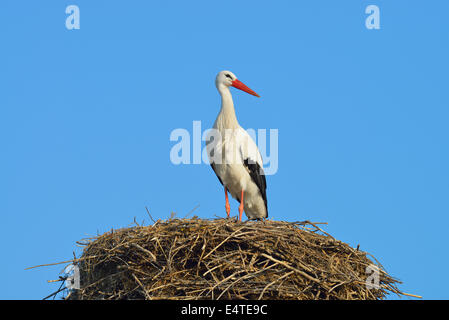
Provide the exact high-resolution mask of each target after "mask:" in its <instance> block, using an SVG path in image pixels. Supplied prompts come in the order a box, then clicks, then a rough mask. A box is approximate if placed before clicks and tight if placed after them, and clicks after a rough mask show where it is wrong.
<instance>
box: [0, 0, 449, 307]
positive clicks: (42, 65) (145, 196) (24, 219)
mask: <svg viewBox="0 0 449 320" xmlns="http://www.w3.org/2000/svg"><path fill="white" fill-rule="evenodd" d="M72 4H75V5H78V6H79V8H80V29H79V30H67V29H66V27H65V19H66V17H67V14H66V13H65V8H66V7H67V6H68V5H72ZM370 4H374V5H377V6H378V7H379V9H380V27H381V28H380V30H368V29H367V28H366V27H365V19H366V17H367V14H365V8H366V7H367V6H368V5H370ZM448 16H449V2H448V1H443V0H441V1H436V0H435V1H411V0H409V1H405V0H396V1H380V0H372V1H331V0H328V1H323V0H319V1H318V0H313V1H312V0H310V1H260V0H259V1H233V0H229V1H226V2H217V1H188V2H187V1H164V2H162V1H143V0H142V1H99V0H97V1H86V0H84V1H82V0H71V1H49V0H46V1H45V0H42V1H31V0H29V1H23V0H14V1H12V0H3V1H2V2H1V4H0V39H1V50H0V61H1V62H2V63H1V66H0V69H1V70H0V146H1V157H0V194H1V196H0V199H1V201H0V213H1V218H2V219H1V220H2V224H1V226H2V232H1V233H0V243H1V251H2V263H1V264H0V283H1V287H2V289H3V290H0V299H41V298H43V297H44V296H46V295H48V294H49V293H51V292H52V291H55V290H56V289H57V285H56V284H53V285H52V284H47V283H46V280H50V279H56V278H57V276H58V273H59V271H61V270H62V268H63V265H60V266H55V267H49V268H40V269H33V270H27V271H25V270H24V269H25V268H26V267H30V266H34V265H37V264H41V263H50V262H58V261H63V260H67V259H70V258H72V252H73V251H75V252H77V253H79V252H80V250H79V249H78V248H77V247H76V245H75V241H78V240H80V239H81V238H84V237H87V236H91V235H95V234H97V232H98V233H102V232H105V231H108V230H110V229H111V228H120V227H125V226H128V225H130V224H131V223H132V221H133V219H134V217H135V218H136V219H137V221H139V222H141V221H142V220H145V222H146V223H149V222H150V221H149V218H148V216H147V213H146V211H145V206H148V208H149V209H150V212H151V214H152V215H153V217H154V218H157V219H166V218H168V217H169V216H170V213H171V212H175V213H176V214H177V216H179V217H184V216H185V215H186V214H187V213H188V212H189V211H190V210H191V209H193V208H194V207H196V206H197V205H199V208H197V209H196V211H195V213H194V214H196V215H198V216H200V217H203V218H213V217H214V215H218V216H224V215H225V211H224V196H223V189H222V187H221V185H220V183H219V182H218V180H217V178H216V177H215V174H214V173H213V172H212V171H211V169H210V167H209V166H208V165H205V164H198V165H193V164H192V165H179V166H175V165H173V164H172V163H171V162H170V156H169V155H170V149H171V147H172V146H173V145H174V143H173V142H171V141H170V139H169V137H170V133H171V132H172V130H174V129H176V128H185V129H187V130H189V131H190V132H191V130H192V122H193V121H195V120H197V121H201V123H202V128H203V130H204V129H206V128H208V127H210V126H212V125H213V122H214V120H215V117H216V115H217V113H218V111H219V107H220V99H219V95H218V92H217V91H216V89H215V86H214V79H215V75H216V74H217V73H218V72H219V71H220V70H223V69H228V70H231V71H233V72H234V73H235V74H236V75H237V76H238V77H239V79H240V80H242V81H243V82H245V83H246V84H247V85H248V86H249V87H251V88H252V89H254V90H255V91H256V92H257V93H259V94H260V95H261V98H260V99H256V98H254V97H253V96H250V95H247V94H245V93H243V92H237V90H233V91H232V93H233V96H234V102H235V105H236V111H237V116H238V118H239V121H240V124H241V125H242V126H243V127H244V128H265V129H277V130H278V132H279V158H278V159H279V169H278V171H277V173H276V174H275V175H272V176H268V177H267V183H268V189H267V194H268V205H269V213H270V218H272V219H275V220H287V221H297V220H311V221H325V222H328V226H327V227H326V231H328V232H329V233H331V234H332V235H333V236H334V237H336V238H338V239H340V240H342V241H344V242H347V243H349V244H350V245H352V246H357V244H360V248H361V250H364V251H368V252H370V253H371V254H373V255H374V256H375V257H376V258H377V259H378V260H379V261H380V262H381V263H382V264H383V265H384V267H385V268H386V269H387V271H388V272H390V273H391V274H392V275H393V276H395V277H397V278H399V279H400V280H402V281H403V282H404V284H403V285H401V286H400V288H401V289H402V290H403V291H405V292H408V293H412V294H419V295H422V296H423V297H424V298H425V299H447V298H448V294H447V290H446V288H447V286H448V284H449V281H448V279H447V275H446V270H447V265H448V263H449V258H448V257H447V255H445V252H447V239H446V237H445V235H446V231H445V230H446V228H447V225H448V223H449V218H448V212H449V197H448V194H449V193H448V192H449V165H448V164H449V139H448V137H449V126H448V125H447V123H448V118H449V98H448V74H449V59H448V57H449V22H448V21H449V20H448ZM237 208H238V203H237V202H236V201H235V200H232V201H231V210H232V214H233V215H236V214H237V213H238V211H237V210H238V209H237ZM392 298H395V297H392Z"/></svg>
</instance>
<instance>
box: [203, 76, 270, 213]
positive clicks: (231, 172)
mask: <svg viewBox="0 0 449 320" xmlns="http://www.w3.org/2000/svg"><path fill="white" fill-rule="evenodd" d="M215 85H216V87H217V90H218V92H219V93H220V95H221V110H220V112H219V113H218V116H217V119H216V120H215V124H214V126H213V129H212V130H211V131H210V132H209V135H208V137H207V138H206V148H207V154H208V156H209V161H210V164H211V166H212V169H213V170H214V172H215V174H216V175H217V177H218V180H220V182H221V184H222V185H223V186H224V191H225V198H226V206H225V207H226V214H227V216H228V218H229V216H230V211H231V208H230V205H229V199H228V191H229V193H230V194H231V196H232V197H233V198H234V199H236V200H237V201H239V202H240V206H239V221H242V213H243V211H245V214H246V216H247V217H248V219H250V220H261V219H265V218H267V217H268V209H267V193H266V189H267V183H266V179H265V173H264V171H263V161H262V157H261V155H260V152H259V149H258V148H257V146H256V144H255V142H254V141H253V139H252V138H251V136H250V135H249V134H248V132H246V131H245V130H244V129H243V128H242V127H240V125H239V123H238V121H237V117H236V115H235V109H234V102H233V100H232V95H231V91H230V90H229V87H234V88H237V89H240V90H242V91H245V92H247V93H249V94H251V95H253V96H256V97H259V95H258V94H257V93H255V92H254V91H253V90H251V89H250V88H248V87H247V86H246V85H245V84H243V83H242V82H241V81H240V80H238V79H237V77H236V76H235V75H234V74H233V73H232V72H230V71H221V72H219V73H218V75H217V77H216V79H215Z"/></svg>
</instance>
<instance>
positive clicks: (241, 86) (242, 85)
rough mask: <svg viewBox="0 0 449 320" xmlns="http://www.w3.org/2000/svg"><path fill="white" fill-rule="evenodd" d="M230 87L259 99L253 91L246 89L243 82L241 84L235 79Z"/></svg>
mask: <svg viewBox="0 0 449 320" xmlns="http://www.w3.org/2000/svg"><path fill="white" fill-rule="evenodd" d="M232 86H233V87H234V88H237V89H240V90H242V91H245V92H247V93H249V94H252V95H253V96H256V97H259V98H260V96H259V95H258V94H257V93H255V92H254V91H253V90H251V89H250V88H248V87H247V86H246V85H245V84H244V83H243V82H241V81H240V80H238V79H235V80H234V81H232Z"/></svg>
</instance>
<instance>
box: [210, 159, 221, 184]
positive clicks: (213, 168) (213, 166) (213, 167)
mask: <svg viewBox="0 0 449 320" xmlns="http://www.w3.org/2000/svg"><path fill="white" fill-rule="evenodd" d="M210 166H211V167H212V170H214V172H215V175H216V176H217V178H218V180H220V183H221V184H222V185H223V181H221V179H220V176H219V175H218V174H217V171H215V164H214V163H211V164H210Z"/></svg>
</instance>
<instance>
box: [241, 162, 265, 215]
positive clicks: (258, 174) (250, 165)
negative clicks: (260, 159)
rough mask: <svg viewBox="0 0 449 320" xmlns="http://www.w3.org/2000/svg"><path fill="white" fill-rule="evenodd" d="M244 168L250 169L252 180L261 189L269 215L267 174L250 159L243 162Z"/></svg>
mask: <svg viewBox="0 0 449 320" xmlns="http://www.w3.org/2000/svg"><path fill="white" fill-rule="evenodd" d="M243 164H244V166H245V167H246V168H247V169H248V172H249V175H250V177H251V180H253V182H254V183H255V184H256V185H257V187H258V188H259V191H260V194H261V195H262V198H263V201H264V202H265V209H267V215H268V207H267V180H266V179H265V173H264V171H263V169H262V168H261V167H260V166H259V164H258V163H257V162H255V161H252V160H250V159H245V160H244V161H243Z"/></svg>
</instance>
